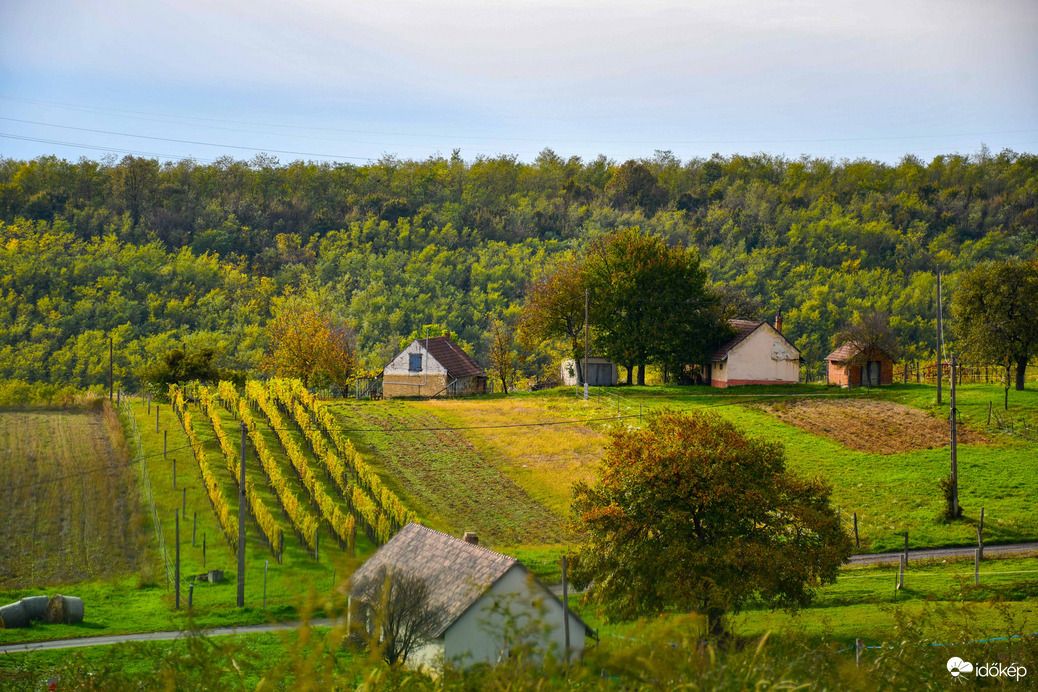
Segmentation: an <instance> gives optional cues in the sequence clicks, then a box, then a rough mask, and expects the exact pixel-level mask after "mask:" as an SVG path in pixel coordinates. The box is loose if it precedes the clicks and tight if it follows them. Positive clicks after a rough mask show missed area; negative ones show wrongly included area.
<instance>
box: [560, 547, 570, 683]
mask: <svg viewBox="0 0 1038 692" xmlns="http://www.w3.org/2000/svg"><path fill="white" fill-rule="evenodd" d="M562 632H563V636H564V637H565V641H566V653H565V656H566V658H565V660H566V665H569V584H568V583H567V582H566V556H565V555H563V556H562Z"/></svg>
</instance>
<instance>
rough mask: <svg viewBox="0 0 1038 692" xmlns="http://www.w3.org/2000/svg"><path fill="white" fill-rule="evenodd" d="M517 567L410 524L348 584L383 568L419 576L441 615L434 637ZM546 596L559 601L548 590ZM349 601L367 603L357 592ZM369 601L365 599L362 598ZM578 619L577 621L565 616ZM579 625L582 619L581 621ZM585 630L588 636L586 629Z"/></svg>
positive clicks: (497, 555) (506, 558)
mask: <svg viewBox="0 0 1038 692" xmlns="http://www.w3.org/2000/svg"><path fill="white" fill-rule="evenodd" d="M516 565H518V566H519V567H521V568H522V569H523V570H524V571H525V570H526V568H525V567H524V566H523V565H522V563H521V562H519V561H518V560H516V559H515V558H514V557H509V556H507V555H502V554H501V553H497V552H494V551H493V550H488V549H487V548H481V547H480V546H478V545H474V544H472V543H468V542H466V541H463V540H461V539H460V538H455V537H454V536H451V535H449V534H446V533H443V532H440V531H436V530H435V529H430V528H428V527H425V526H422V525H421V524H416V523H413V522H412V523H410V524H408V525H407V526H405V527H404V528H402V529H400V531H398V532H397V534H396V535H395V536H393V538H391V539H390V540H389V542H388V543H386V544H385V545H384V546H382V547H381V548H379V549H378V551H376V552H375V554H374V555H372V556H371V557H370V558H368V560H367V562H365V563H364V564H363V565H361V566H360V568H359V569H358V570H357V571H356V572H354V573H353V577H352V580H351V581H352V583H353V584H359V583H361V582H363V581H366V580H367V579H370V578H371V577H373V576H375V575H376V574H377V573H378V570H379V569H380V568H382V567H386V568H387V569H399V570H405V571H406V572H407V573H409V574H411V575H414V576H417V577H420V578H421V579H422V580H423V581H425V583H426V584H427V585H428V587H429V605H430V606H431V607H432V608H433V609H435V610H437V611H439V612H442V613H443V616H442V618H441V619H440V621H439V623H438V624H437V626H436V628H435V631H434V632H433V634H432V636H434V637H439V636H441V635H442V634H443V633H444V632H446V631H447V629H448V628H449V627H450V626H451V625H453V624H454V622H455V621H456V620H457V619H458V618H459V617H461V615H462V614H463V613H464V612H465V611H466V610H468V609H469V608H471V607H472V606H473V605H474V604H475V603H476V602H477V601H478V600H479V599H480V598H481V597H482V596H483V594H484V593H486V591H487V589H489V588H490V587H491V586H492V585H493V584H494V582H496V581H497V580H498V579H500V578H501V577H503V576H504V575H505V572H507V571H508V570H510V569H511V568H512V567H514V566H516ZM544 591H545V593H547V594H548V595H549V596H551V597H552V598H555V599H556V600H558V598H557V597H556V596H555V594H553V593H552V592H551V591H550V590H549V589H548V588H547V587H544ZM351 596H352V597H353V598H356V599H358V600H361V601H366V600H367V598H366V597H365V596H366V595H365V594H362V593H358V592H356V591H352V592H351ZM367 597H368V598H370V595H367ZM570 613H571V614H573V615H574V616H575V617H577V619H578V620H580V618H579V616H576V614H575V613H573V612H572V611H570ZM580 622H581V623H582V624H583V620H580ZM584 627H585V628H586V629H588V630H589V631H590V628H588V626H587V625H586V624H584Z"/></svg>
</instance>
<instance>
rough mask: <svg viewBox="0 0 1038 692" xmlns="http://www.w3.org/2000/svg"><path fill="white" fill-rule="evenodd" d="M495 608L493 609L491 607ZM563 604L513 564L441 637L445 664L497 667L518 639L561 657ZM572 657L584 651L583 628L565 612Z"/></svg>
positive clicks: (518, 566) (563, 640)
mask: <svg viewBox="0 0 1038 692" xmlns="http://www.w3.org/2000/svg"><path fill="white" fill-rule="evenodd" d="M495 604H497V608H496V609H495ZM562 617H563V612H562V604H561V603H559V601H557V600H556V599H555V598H553V597H552V596H551V594H549V593H547V592H546V591H545V590H544V587H543V586H541V585H540V584H539V583H538V582H536V581H535V580H534V579H533V578H532V577H531V576H530V574H529V572H527V571H526V568H525V567H523V566H522V565H519V564H517V565H514V566H513V567H512V568H511V569H509V570H508V571H507V572H505V574H504V575H503V576H502V577H501V578H500V579H498V580H497V582H495V583H494V584H493V586H491V587H490V589H489V590H488V591H487V593H485V594H484V595H483V597H482V598H481V599H480V600H479V601H477V602H476V603H475V604H473V605H472V607H470V608H469V609H468V610H467V611H465V613H463V614H462V615H461V617H459V618H458V619H457V620H456V621H455V622H454V624H453V625H451V626H450V627H449V628H448V629H447V631H446V633H444V645H443V653H444V657H445V659H446V660H447V661H452V662H453V663H454V664H455V665H456V666H459V667H467V666H470V665H472V664H473V663H478V662H483V661H485V662H488V663H496V662H497V661H499V660H501V659H502V658H503V657H506V656H507V655H508V650H509V649H510V648H511V647H512V646H514V645H515V644H517V643H519V641H520V640H522V641H527V642H533V644H534V647H535V648H536V649H537V650H538V651H539V652H542V653H545V652H548V651H551V652H553V653H554V655H555V656H558V657H561V656H562V653H563V651H564V649H565V631H564V628H563V620H562ZM569 639H570V652H571V653H570V656H571V658H576V657H578V656H579V655H580V654H581V653H583V651H584V626H583V625H582V624H581V622H580V620H579V619H578V618H577V616H576V615H574V614H573V613H572V612H571V613H569Z"/></svg>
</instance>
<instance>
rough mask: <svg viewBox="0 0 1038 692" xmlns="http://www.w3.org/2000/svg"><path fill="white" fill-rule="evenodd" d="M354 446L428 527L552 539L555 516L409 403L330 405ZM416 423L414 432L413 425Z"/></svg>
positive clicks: (506, 538) (495, 537)
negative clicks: (332, 406) (333, 406)
mask: <svg viewBox="0 0 1038 692" xmlns="http://www.w3.org/2000/svg"><path fill="white" fill-rule="evenodd" d="M332 410H333V411H334V412H335V415H336V416H338V418H339V420H340V421H341V422H342V425H343V428H345V429H346V430H347V435H348V436H349V438H350V439H351V440H352V441H353V442H354V444H355V445H356V446H357V450H358V451H359V452H360V453H361V455H362V456H363V457H364V459H365V461H367V462H368V463H370V464H371V465H372V466H373V467H374V468H375V469H376V470H377V471H378V473H379V474H380V476H381V477H382V478H383V480H384V481H385V482H386V484H387V485H388V486H389V487H390V488H392V489H393V490H394V491H396V492H397V493H398V494H399V496H400V498H401V499H402V500H403V502H404V503H405V504H406V505H407V506H408V507H410V508H412V509H413V510H415V511H416V512H417V513H418V514H419V515H420V516H421V517H422V518H423V520H425V521H426V522H427V523H428V524H429V525H430V526H433V527H434V528H437V529H440V530H443V531H445V532H447V533H451V534H454V535H460V534H461V533H462V532H464V531H475V532H477V533H478V534H479V535H480V538H481V540H482V541H483V542H485V543H488V544H490V545H496V546H501V545H510V544H514V543H516V542H518V541H519V540H520V538H521V537H526V538H527V539H528V540H530V541H532V542H538V543H548V544H554V543H558V542H560V541H561V540H562V537H563V535H564V534H563V531H562V526H561V521H560V520H559V518H558V517H557V516H555V515H554V514H552V513H551V512H550V511H549V510H547V509H546V508H545V507H544V506H543V505H541V504H540V503H538V502H536V501H535V500H534V499H533V498H531V497H530V496H529V494H528V493H526V492H525V491H524V489H523V488H522V487H520V486H519V485H517V484H516V483H515V482H513V480H512V479H510V478H509V477H508V476H507V475H505V474H502V473H501V472H500V471H499V470H498V469H496V468H495V467H494V465H493V464H488V463H486V461H485V460H484V459H483V458H482V457H481V455H480V454H479V452H478V451H477V450H476V449H475V448H474V447H473V446H472V445H471V444H470V443H469V442H468V441H466V439H465V438H464V437H463V436H461V435H459V434H458V433H457V432H454V431H443V430H422V429H421V428H437V427H443V426H444V421H442V420H440V419H439V418H437V417H436V416H434V415H431V414H430V413H428V412H425V411H423V410H421V409H420V408H418V407H417V406H415V405H414V404H412V403H409V402H401V401H382V402H343V404H342V405H340V406H336V407H335V408H334V409H332ZM416 428H417V430H416Z"/></svg>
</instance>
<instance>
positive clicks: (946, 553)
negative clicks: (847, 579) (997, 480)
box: [847, 543, 1038, 565]
mask: <svg viewBox="0 0 1038 692" xmlns="http://www.w3.org/2000/svg"><path fill="white" fill-rule="evenodd" d="M976 549H977V547H976V546H967V547H965V548H924V549H922V550H909V551H908V559H909V561H911V560H933V559H940V558H946V557H973V553H974V551H975V550H976ZM1035 552H1038V543H1009V544H1006V545H986V546H984V554H985V555H996V554H998V555H1001V554H1006V553H1035ZM901 554H902V553H901V551H899V552H896V553H874V554H872V555H851V557H850V559H849V560H848V561H847V562H848V563H850V564H852V565H881V564H886V563H894V564H897V562H898V561H899V560H900V559H901Z"/></svg>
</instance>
